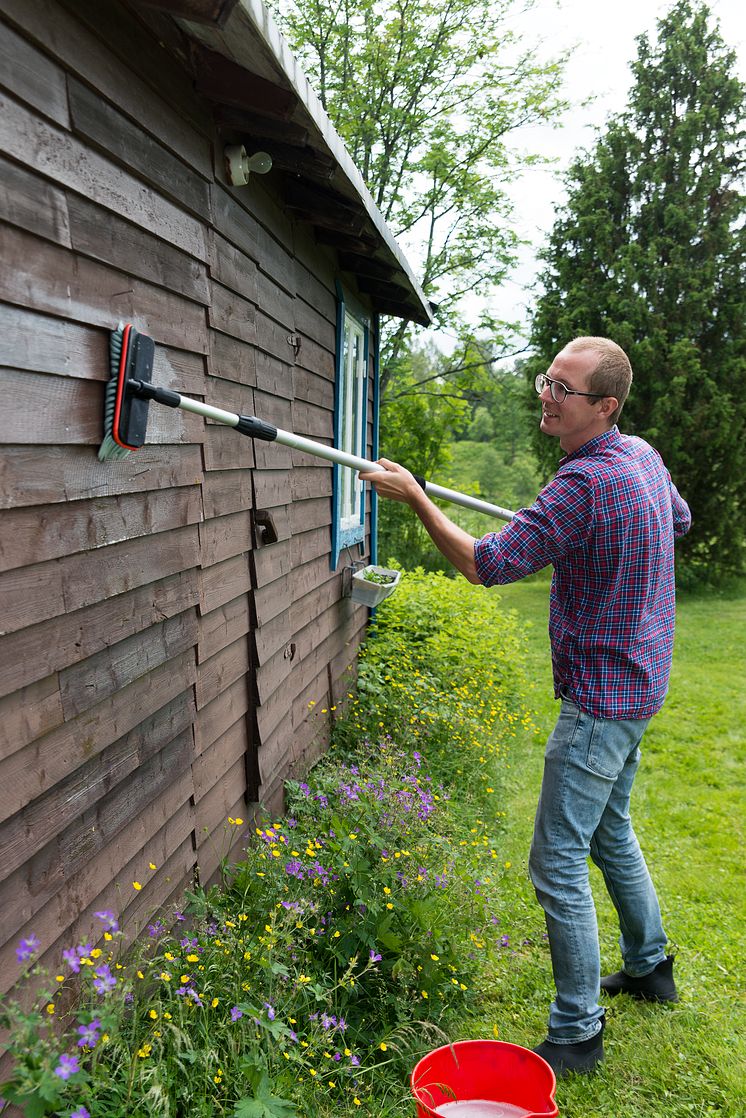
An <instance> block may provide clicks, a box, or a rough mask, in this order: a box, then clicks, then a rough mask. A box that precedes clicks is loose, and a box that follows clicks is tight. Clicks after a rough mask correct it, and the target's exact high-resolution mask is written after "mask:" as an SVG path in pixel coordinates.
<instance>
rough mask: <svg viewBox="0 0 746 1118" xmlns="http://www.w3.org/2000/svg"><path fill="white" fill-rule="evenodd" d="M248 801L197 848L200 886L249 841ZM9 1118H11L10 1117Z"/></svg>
mask: <svg viewBox="0 0 746 1118" xmlns="http://www.w3.org/2000/svg"><path fill="white" fill-rule="evenodd" d="M249 800H250V795H249V794H248V793H242V794H241V795H240V796H238V797H237V798H236V800H235V802H234V803H233V804H231V805H230V806H229V807H228V810H227V813H226V814H225V815H223V816H222V818H221V820H220V821H219V823H218V825H217V827H216V830H215V832H214V834H205V835H203V836H202V841H201V843H200V845H199V847H198V851H197V855H198V860H199V880H200V883H201V885H203V886H205V887H209V886H211V885H220V884H221V883H222V881H223V863H224V862H235V861H240V860H241V858H242V857H243V852H244V850H245V849H246V843H247V842H248V841H249V836H250V834H251V828H250V826H249V823H250V821H251V816H252V809H251V808H250V807H248V806H247V804H248V802H249ZM228 817H230V818H231V819H236V818H240V819H243V820H244V826H243V827H230V828H229V829H228V831H226V828H225V819H226V818H228ZM10 1118H13V1116H12V1115H11V1116H10Z"/></svg>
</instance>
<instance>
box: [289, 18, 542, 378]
mask: <svg viewBox="0 0 746 1118" xmlns="http://www.w3.org/2000/svg"><path fill="white" fill-rule="evenodd" d="M514 3H515V0H275V9H276V11H277V14H278V17H279V21H280V25H281V27H282V30H283V32H284V34H285V35H286V37H287V38H288V40H289V42H290V45H291V47H292V49H293V51H294V53H295V54H296V55H297V57H298V58H299V59H300V61H301V64H302V65H303V66H304V68H305V70H306V72H307V73H308V75H309V78H310V79H311V82H312V84H313V85H314V88H315V89H316V91H317V93H318V95H319V97H320V99H321V102H322V104H323V106H324V108H325V110H326V112H327V113H328V114H329V116H330V118H331V120H332V122H333V124H334V126H335V127H336V129H337V131H338V132H339V133H340V135H341V136H342V138H343V139H344V141H345V142H346V144H347V147H348V149H349V151H350V154H351V155H352V158H353V159H354V161H355V163H356V164H357V166H358V168H359V169H360V171H361V173H362V175H363V178H364V179H365V182H366V184H367V186H368V188H369V190H370V192H371V194H372V196H373V198H374V200H375V202H376V204H377V205H378V207H379V209H380V210H381V212H382V214H383V216H384V217H385V218H386V220H387V221H388V222H389V224H390V225H391V227H392V229H393V231H394V233H395V234H396V235H397V236H398V237H399V238H401V239H402V240H403V243H404V244H405V247H406V249H407V252H408V255H409V256H410V259H411V260H412V262H413V264H414V266H415V268H416V270H417V271H418V278H419V280H420V283H421V285H422V288H423V290H424V292H425V294H426V295H427V296H428V297H429V298H430V299H431V300H433V301H434V302H435V303H436V304H437V306H438V312H437V314H438V322H439V324H441V325H447V326H448V327H449V329H450V330H451V331H453V330H456V331H457V332H465V328H464V325H463V321H462V319H461V318H460V311H461V305H462V300H463V299H464V297H465V296H467V295H468V294H470V293H472V292H475V293H486V292H488V291H489V290H490V289H491V288H492V287H494V286H495V285H497V284H499V283H500V282H501V281H502V280H503V279H504V278H505V275H506V273H507V271H508V270H509V268H510V266H511V265H512V262H513V259H514V255H515V251H516V247H517V237H516V234H515V231H514V229H513V227H512V225H511V221H510V211H511V207H510V203H509V200H508V198H507V195H506V193H505V186H506V184H507V183H508V181H509V180H510V179H511V177H512V176H513V175H514V174H515V173H516V172H517V170H518V168H519V167H522V166H525V165H526V163H527V162H531V161H532V160H533V157H532V156H525V155H523V156H518V155H517V154H515V153H514V152H512V151H511V149H510V141H511V136H512V134H513V133H514V132H515V131H516V130H517V129H519V128H521V127H523V126H524V125H529V124H532V123H535V122H538V121H542V122H544V121H546V120H548V119H550V118H552V117H553V116H554V115H555V114H556V113H557V112H558V111H559V110H560V109H561V108H563V107H564V103H563V102H562V100H561V99H560V97H559V96H558V86H559V81H558V79H559V76H560V73H561V65H562V62H561V60H558V61H554V62H551V63H542V62H539V61H538V60H537V57H536V55H535V52H534V51H532V50H531V49H530V48H528V47H526V46H525V44H523V43H522V42H521V41H520V39H519V37H518V36H517V34H516V33H515V31H514V30H512V29H511V23H510V16H511V11H512V9H513V7H514ZM482 326H483V328H484V327H486V326H488V327H489V332H490V333H491V334H492V336H494V337H498V336H500V334H501V332H502V331H501V328H500V326H499V325H498V324H497V323H495V322H492V321H490V322H489V323H483V324H482ZM407 339H408V331H407V327H406V324H402V325H398V326H395V327H392V328H391V329H390V330H389V332H388V334H387V344H386V346H385V347H384V349H383V352H382V362H381V369H382V378H381V379H382V387H383V391H384V393H385V392H386V391H387V389H388V385H389V381H390V380H391V378H392V376H393V375H394V374H395V371H396V369H397V368H398V367H399V366H398V363H397V362H398V358H399V357H400V355H401V354H402V352H403V350H404V349H405V348H406V345H407Z"/></svg>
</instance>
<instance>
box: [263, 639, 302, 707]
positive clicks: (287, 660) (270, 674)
mask: <svg viewBox="0 0 746 1118" xmlns="http://www.w3.org/2000/svg"><path fill="white" fill-rule="evenodd" d="M294 660H295V644H294V642H292V641H291V642H289V643H288V644H286V645H284V646H283V647H282V648H280V649H278V651H277V652H276V653H275V654H274V656H271V657H270V658H269V659H268V660H266V661H265V663H263V664H260V665H259V666H258V667H257V669H256V692H257V698H258V700H259V705H260V706H263V705H264V704H266V703H268V702H269V701H270V700H271V698H272V696H273V695H275V694H276V693H277V692H278V691H279V690H280V689H282V690H283V693H284V695H285V698H286V700H287V699H288V698H290V694H289V692H288V691H287V690H286V688H285V684H286V682H287V679H288V676H289V675H290V673H291V671H292V669H293V663H294Z"/></svg>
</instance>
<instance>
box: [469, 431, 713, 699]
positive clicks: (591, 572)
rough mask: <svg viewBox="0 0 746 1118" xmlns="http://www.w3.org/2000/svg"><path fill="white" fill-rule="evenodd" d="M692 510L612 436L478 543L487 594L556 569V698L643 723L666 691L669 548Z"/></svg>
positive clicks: (661, 471) (633, 442) (588, 447)
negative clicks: (499, 585) (549, 568)
mask: <svg viewBox="0 0 746 1118" xmlns="http://www.w3.org/2000/svg"><path fill="white" fill-rule="evenodd" d="M690 523H691V516H690V513H689V508H688V506H687V504H686V502H685V501H684V500H682V498H681V497H680V496H679V494H678V493H677V491H676V487H675V486H674V485H673V483H672V482H671V478H670V475H669V474H668V471H667V470H666V468H665V466H664V465H663V462H662V460H661V457H660V455H659V454H658V452H657V451H655V450H654V449H653V448H652V447H651V446H648V444H647V443H646V442H644V441H643V440H642V439H638V438H634V437H631V436H628V435H622V434H620V433H619V430H618V428H617V427H612V428H611V429H610V430H609V431H604V432H603V434H601V435H597V436H596V437H595V438H593V439H591V440H590V441H589V442H587V443H586V444H585V446H582V447H581V448H580V449H579V450H577V451H575V452H574V453H573V454H568V455H567V457H565V458H563V459H562V460H561V462H560V465H559V469H558V470H557V474H556V476H555V477H554V479H553V480H552V481H550V482H549V484H548V485H547V486H546V487H545V488H544V489H542V491H541V493H540V494H539V496H538V497H537V498H536V501H535V502H534V504H533V505H531V507H530V508H527V509H519V511H518V512H517V513H516V515H515V517H514V519H513V520H512V521H510V523H509V524H508V525H506V527H505V528H503V529H502V531H501V532H499V533H490V535H487V536H485V537H484V538H483V539H481V540H476V541H475V544H474V558H475V561H476V566H477V574H478V575H479V578H480V580H481V581H482V583H483V584H484V585H485V586H493V585H495V584H496V583H506V582H515V581H516V580H517V579H519V578H523V577H524V575H528V574H531V573H532V572H533V571H539V570H541V569H542V568H543V567H546V566H547V565H548V564H550V563H551V564H552V566H553V567H554V574H553V576H552V588H551V594H550V609H549V638H550V641H551V645H552V666H553V671H554V692H555V697H557V698H558V697H560V689H561V691H562V695H563V696H564V697H565V698H567V699H569V700H570V701H571V702H573V703H575V704H576V705H577V706H579V707H580V709H581V710H585V711H587V712H588V713H589V714H592V715H594V716H596V717H597V718H620V719H626V718H649V717H650V716H651V715H653V714H655V713H656V711H658V710H660V708H661V706H662V705H663V700H664V698H665V696H666V691H667V689H668V678H669V675H670V671H671V656H672V652H673V633H674V611H675V595H674V556H673V552H674V539H677V538H678V537H679V536H683V535H684V533H685V532H687V531H688V530H689V525H690Z"/></svg>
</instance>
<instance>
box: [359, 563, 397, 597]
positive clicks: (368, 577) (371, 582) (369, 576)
mask: <svg viewBox="0 0 746 1118" xmlns="http://www.w3.org/2000/svg"><path fill="white" fill-rule="evenodd" d="M400 578H401V571H392V570H389V568H388V567H376V566H373V565H372V564H371V565H369V566H367V567H362V568H361V569H360V570H359V571H354V572H353V575H352V589H351V591H350V597H351V598H352V600H353V602H361V603H362V604H363V605H365V606H370V607H371V608H373V606H377V605H378V604H379V603H380V602H382V601H383V600H384V598H388V596H389V594H393V593H394V591H395V590H396V588H397V586H398V585H399V580H400Z"/></svg>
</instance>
